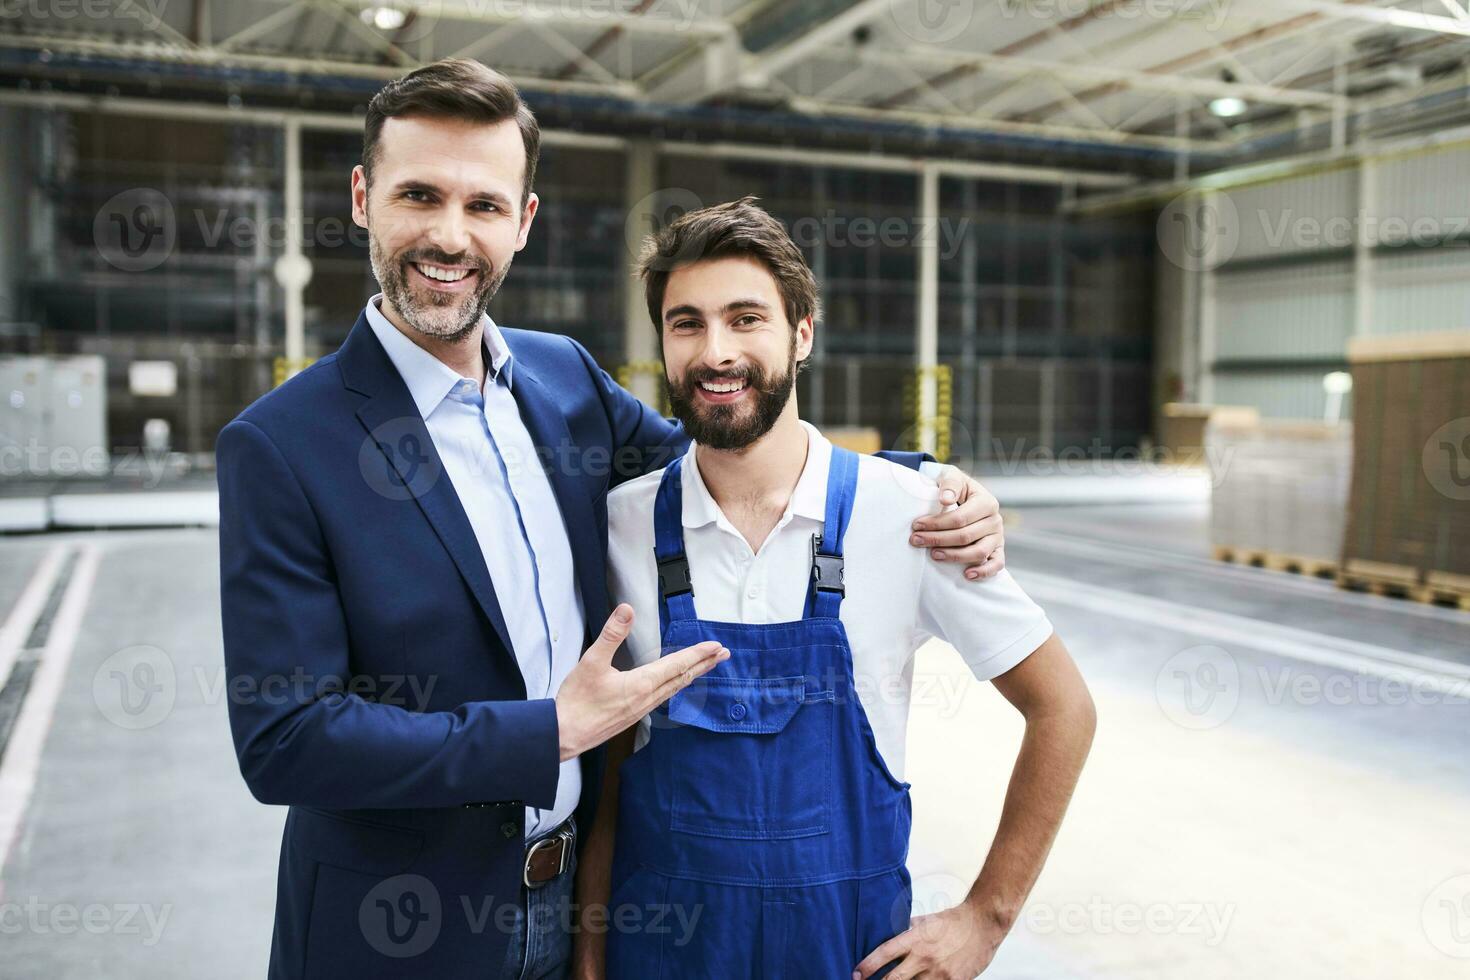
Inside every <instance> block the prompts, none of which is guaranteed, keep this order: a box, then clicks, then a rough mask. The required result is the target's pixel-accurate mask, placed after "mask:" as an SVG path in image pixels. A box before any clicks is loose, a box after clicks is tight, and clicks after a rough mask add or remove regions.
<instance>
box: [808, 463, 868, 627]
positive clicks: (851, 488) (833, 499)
mask: <svg viewBox="0 0 1470 980" xmlns="http://www.w3.org/2000/svg"><path fill="white" fill-rule="evenodd" d="M857 475H858V455H857V453H855V452H853V451H852V450H850V449H843V448H842V447H841V446H833V447H832V464H831V466H830V468H829V469H828V472H827V511H826V514H825V515H824V517H823V521H822V533H821V534H820V535H815V536H813V537H812V579H811V586H810V587H809V588H808V590H807V601H806V615H807V618H812V617H821V618H828V619H835V618H836V617H837V613H838V610H839V609H840V608H841V606H842V597H843V596H844V595H845V594H846V590H845V587H844V585H843V581H842V573H843V558H842V540H843V538H844V537H845V536H846V535H847V525H848V522H849V521H850V520H851V519H852V502H853V499H854V498H855V497H856V496H857Z"/></svg>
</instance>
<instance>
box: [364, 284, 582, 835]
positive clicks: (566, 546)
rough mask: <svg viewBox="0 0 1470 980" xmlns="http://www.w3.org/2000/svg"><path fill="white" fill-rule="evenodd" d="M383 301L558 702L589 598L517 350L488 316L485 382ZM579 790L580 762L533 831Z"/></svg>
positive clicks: (396, 358)
mask: <svg viewBox="0 0 1470 980" xmlns="http://www.w3.org/2000/svg"><path fill="white" fill-rule="evenodd" d="M382 298H383V295H382V293H379V294H378V295H376V296H374V297H373V298H372V299H370V300H369V301H368V305H367V311H366V312H367V321H368V324H369V325H370V326H371V327H372V328H373V333H374V334H376V335H377V338H378V342H379V343H380V344H382V345H383V349H384V350H385V351H387V352H388V357H389V359H390V360H392V362H393V366H394V367H396V368H397V369H398V373H399V374H400V375H402V377H403V381H404V384H406V385H407V386H408V393H409V394H410V395H411V396H412V397H413V401H414V404H415V405H416V406H417V407H418V410H419V414H420V415H421V416H423V419H424V425H425V427H427V428H428V430H429V437H430V438H432V439H433V440H434V448H435V449H436V450H438V452H439V457H440V459H441V460H443V463H444V475H445V476H447V477H448V478H449V480H450V482H451V483H452V484H453V485H454V491H455V494H456V495H458V497H459V501H460V504H461V505H463V507H464V512H465V516H466V517H468V518H469V521H470V527H472V528H473V529H474V532H475V539H476V540H477V541H478V542H479V545H480V553H481V554H482V555H484V556H485V566H486V568H487V569H488V570H489V572H490V581H491V582H492V583H493V584H494V586H495V597H496V599H497V600H498V601H499V603H500V611H501V613H502V614H503V615H504V617H505V625H506V629H507V630H508V631H509V632H510V638H511V644H512V646H513V647H514V648H515V649H514V654H515V658H516V661H517V663H519V664H520V668H521V675H522V676H523V677H524V678H525V681H526V697H527V698H528V699H531V700H536V699H538V698H554V697H555V696H556V692H557V690H558V689H560V687H561V683H562V681H563V680H565V679H566V676H567V674H568V673H570V672H571V669H572V668H573V667H575V666H576V664H577V660H578V659H579V658H580V657H581V655H582V632H583V623H584V613H583V607H582V597H581V594H580V593H579V591H578V589H577V578H576V573H575V568H574V567H573V564H572V546H571V542H570V541H569V540H568V538H567V529H566V524H565V523H563V521H562V516H561V508H560V506H559V505H558V504H557V502H556V496H555V494H554V493H553V492H552V489H551V481H550V480H548V479H547V476H546V472H545V471H544V470H543V469H542V468H541V466H540V463H539V460H538V457H537V455H536V447H535V444H534V443H533V441H532V439H531V433H530V432H529V431H528V430H527V429H526V425H525V423H524V422H522V421H521V414H520V407H519V406H518V405H517V404H516V401H515V397H514V395H512V394H511V376H512V374H513V371H514V365H513V364H512V359H511V353H510V348H509V347H507V346H506V343H505V338H504V337H502V336H501V335H500V329H499V328H498V327H497V326H496V325H495V322H494V321H493V320H491V319H490V317H489V316H488V315H487V316H485V317H484V320H483V327H484V337H485V363H486V364H487V365H488V369H487V371H486V373H485V384H484V386H483V388H482V387H481V386H480V385H479V384H478V383H477V382H476V381H474V380H473V379H470V378H465V377H462V376H460V375H459V374H458V373H456V372H455V371H454V370H453V369H451V368H450V367H449V366H448V365H446V364H445V363H444V362H443V361H441V360H439V359H438V358H437V357H435V356H434V355H432V354H430V353H429V352H428V351H426V350H424V349H423V348H422V347H420V346H418V345H417V344H415V343H414V342H413V341H411V340H409V339H408V338H407V337H405V336H404V335H403V334H402V333H400V332H399V330H398V328H396V327H395V326H393V324H391V323H389V322H388V319H387V318H386V317H384V316H383V314H382V311H381V310H379V309H378V304H379V303H380V302H381V301H382ZM486 655H487V656H489V651H486ZM581 792H582V770H581V767H580V764H579V763H578V761H577V760H576V759H570V760H568V761H566V762H563V763H562V764H561V772H560V776H559V778H558V781H557V787H556V806H555V807H553V808H552V809H550V810H541V809H537V808H536V807H527V808H526V837H527V838H528V839H529V838H534V837H539V836H541V835H543V834H546V833H548V832H549V831H551V830H553V829H554V828H555V827H556V826H557V825H558V824H560V823H561V822H562V821H563V820H565V819H566V818H567V817H569V816H571V814H572V811H573V810H574V809H576V806H577V799H578V797H579V796H580V795H581Z"/></svg>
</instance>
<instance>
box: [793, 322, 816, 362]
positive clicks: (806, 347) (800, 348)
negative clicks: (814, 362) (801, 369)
mask: <svg viewBox="0 0 1470 980" xmlns="http://www.w3.org/2000/svg"><path fill="white" fill-rule="evenodd" d="M816 334H817V328H816V325H815V324H813V323H812V318H811V316H810V314H808V315H807V316H804V317H802V318H801V322H800V323H798V324H797V325H796V359H797V360H798V361H804V360H806V359H807V358H808V357H810V356H811V353H812V343H813V341H814V340H815V339H816Z"/></svg>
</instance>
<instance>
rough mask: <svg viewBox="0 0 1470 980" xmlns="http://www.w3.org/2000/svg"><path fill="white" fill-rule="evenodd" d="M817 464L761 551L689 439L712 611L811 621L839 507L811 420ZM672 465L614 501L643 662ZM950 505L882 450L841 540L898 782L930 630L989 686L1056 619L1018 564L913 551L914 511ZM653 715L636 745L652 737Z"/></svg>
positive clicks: (849, 611) (691, 484)
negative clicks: (977, 571) (731, 513)
mask: <svg viewBox="0 0 1470 980" xmlns="http://www.w3.org/2000/svg"><path fill="white" fill-rule="evenodd" d="M801 424H802V426H803V427H804V428H805V429H806V431H807V436H808V449H807V458H806V465H805V467H804V468H803V469H802V472H801V477H800V479H799V480H798V481H797V484H796V489H795V490H794V491H793V492H792V494H791V501H790V503H789V504H788V505H787V507H786V511H785V513H784V514H782V515H781V519H780V521H778V522H777V524H776V528H775V530H773V531H772V532H771V533H770V535H769V536H768V537H767V538H766V541H765V543H764V544H762V545H761V547H760V549H759V550H758V551H755V552H752V551H751V549H750V546H749V544H747V543H746V541H745V538H743V537H742V536H741V535H740V532H739V531H737V530H736V529H735V527H734V525H732V524H731V523H730V522H729V521H728V520H726V518H725V515H724V514H723V513H721V512H720V508H719V505H718V504H716V503H715V501H714V498H713V497H711V496H710V493H709V490H708V488H706V487H705V484H704V480H703V478H702V477H701V476H700V473H699V465H698V463H697V462H696V460H695V453H694V449H693V447H691V448H690V449H689V451H688V453H687V454H686V455H685V456H684V462H683V473H682V476H683V492H684V510H683V524H684V549H685V554H686V555H688V558H689V567H690V571H691V575H692V577H693V579H694V608H695V612H696V613H697V615H698V616H699V618H700V619H708V620H717V621H722V622H732V623H780V622H787V621H790V620H795V619H800V618H801V616H802V612H803V608H804V606H805V603H806V590H807V583H808V581H809V577H810V574H811V536H812V534H813V533H815V532H816V531H818V530H820V528H821V526H822V521H823V518H824V517H825V515H826V510H827V471H828V469H829V467H830V465H831V460H832V444H831V443H830V442H829V441H827V439H826V438H825V437H824V436H823V435H822V434H821V433H820V432H818V431H817V429H816V428H815V427H813V426H811V425H809V424H807V423H806V422H802V423H801ZM662 478H663V473H662V471H660V472H658V473H649V474H648V475H646V476H643V477H639V478H638V479H636V480H632V481H630V482H628V483H625V484H623V485H622V486H620V487H618V488H617V489H615V490H613V492H612V493H611V494H609V495H608V498H607V511H608V539H609V566H610V577H609V585H610V588H611V590H612V597H613V600H614V601H615V602H626V603H628V604H629V605H631V606H632V607H633V613H634V617H635V618H634V621H633V632H632V635H631V636H630V637H629V638H628V643H627V653H628V654H629V656H630V657H631V659H632V661H633V663H634V664H635V665H638V664H645V663H650V662H652V661H654V660H656V659H658V656H659V651H660V647H661V643H660V637H659V629H658V619H659V616H658V613H659V609H658V571H657V562H656V561H655V559H654V554H653V505H654V498H655V497H656V496H657V495H658V487H659V481H660V480H661V479H662ZM940 510H941V505H940V503H939V491H938V488H937V486H936V485H935V483H934V481H933V480H932V479H930V478H928V477H926V476H923V475H922V474H920V473H919V472H917V471H915V470H911V469H909V468H908V467H905V466H900V465H898V464H897V463H890V462H888V461H887V460H885V459H880V458H879V457H877V456H867V455H865V456H863V457H862V458H861V460H860V462H859V464H858V485H857V495H856V497H855V498H854V500H853V508H852V519H851V521H850V522H849V524H848V528H847V534H846V536H845V537H844V538H843V554H844V556H845V561H844V565H843V573H844V581H845V584H846V588H847V594H846V597H845V598H844V599H843V600H842V606H841V612H840V614H839V616H840V618H841V620H842V624H843V626H844V627H846V630H847V636H848V640H849V642H850V643H851V644H852V659H853V675H854V679H855V680H856V683H857V693H858V699H859V701H861V702H862V705H863V707H864V709H865V710H866V711H867V715H868V722H869V724H871V725H872V727H873V735H874V736H875V738H876V739H877V743H878V751H879V752H881V753H882V755H883V761H884V762H886V763H887V764H888V768H889V769H890V770H891V771H892V772H893V774H894V775H895V776H896V777H898V778H899V779H903V772H904V743H905V736H906V733H907V730H908V718H909V699H910V694H911V691H912V685H913V672H914V652H915V651H916V650H918V649H919V647H920V646H921V645H923V643H924V642H925V641H926V640H928V639H929V638H930V637H939V638H940V639H942V640H945V641H947V642H948V643H950V644H952V645H953V646H954V647H955V648H956V649H957V650H958V651H959V653H960V656H961V657H963V658H964V660H965V662H966V663H967V664H969V666H970V670H971V671H973V672H974V674H975V676H976V677H977V678H978V679H980V680H982V681H984V680H990V679H991V678H993V677H997V676H999V675H1000V674H1003V673H1005V672H1006V671H1008V670H1010V669H1011V668H1012V667H1014V666H1015V665H1016V664H1018V663H1020V662H1021V661H1022V660H1024V659H1025V658H1026V657H1027V656H1029V655H1030V654H1031V653H1032V651H1034V650H1035V649H1036V648H1037V647H1039V646H1041V644H1042V643H1044V642H1045V641H1046V639H1047V638H1048V637H1049V636H1051V633H1052V626H1051V623H1050V622H1049V621H1048V620H1047V618H1046V614H1045V613H1044V612H1042V610H1041V607H1040V606H1038V605H1036V603H1034V602H1032V601H1031V599H1030V598H1029V597H1028V596H1027V595H1026V593H1024V592H1022V591H1021V587H1020V586H1019V585H1017V584H1016V582H1015V580H1014V579H1012V578H1011V575H1010V573H1009V572H1007V571H1002V572H1001V573H1000V574H999V575H996V576H994V577H993V578H991V579H989V580H988V581H985V582H971V581H970V580H968V579H966V578H965V577H964V567H963V566H962V565H960V564H959V563H957V562H936V561H934V560H933V559H931V558H930V557H929V553H928V551H927V550H926V549H924V548H916V547H914V546H912V545H910V544H909V543H908V542H909V536H910V534H911V533H912V531H911V528H910V525H911V523H912V522H913V521H914V519H915V518H918V517H920V516H923V515H928V514H937V513H939V511H940ZM648 724H649V723H648V720H647V719H644V720H643V722H642V723H641V724H640V726H639V731H638V736H637V739H636V746H637V748H642V747H643V745H644V744H646V743H647V741H648Z"/></svg>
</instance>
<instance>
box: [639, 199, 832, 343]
mask: <svg viewBox="0 0 1470 980" xmlns="http://www.w3.org/2000/svg"><path fill="white" fill-rule="evenodd" d="M758 200H759V199H758V198H755V197H742V198H741V199H740V200H738V201H729V202H727V203H725V204H716V205H714V206H712V207H707V208H700V209H699V210H697V211H690V212H688V213H687V214H684V215H683V216H681V217H680V218H678V219H677V220H675V221H673V222H671V223H670V224H668V225H667V226H666V227H664V228H663V229H661V230H659V231H657V232H655V233H654V234H653V235H650V236H649V237H648V238H646V239H645V240H644V242H643V253H642V255H640V256H639V258H638V276H639V278H641V279H642V280H643V291H644V295H645V297H646V299H647V301H648V316H649V319H651V320H652V321H653V327H654V329H655V330H658V331H659V332H660V333H662V331H663V309H664V292H665V291H666V290H667V289H668V285H669V274H670V273H671V272H673V271H674V270H675V269H677V268H679V267H681V266H685V265H689V264H691V263H694V262H701V261H704V260H705V259H723V258H729V257H730V256H744V257H747V258H752V259H755V260H756V261H758V262H760V263H761V265H764V266H765V267H766V269H767V270H769V271H770V273H771V275H772V276H773V277H774V278H775V280H776V288H777V289H778V290H779V291H780V293H781V302H782V304H783V305H784V306H785V308H786V319H787V320H789V321H790V322H791V329H792V330H793V331H795V329H796V325H797V324H798V323H800V322H801V321H802V320H803V319H805V318H806V317H808V316H809V317H811V318H812V322H813V323H815V322H816V321H817V320H819V319H820V318H821V307H820V303H819V302H818V299H817V280H816V277H815V276H813V275H812V270H811V266H809V265H807V264H806V257H805V256H803V255H802V254H801V249H800V248H798V247H797V245H796V243H795V242H793V241H792V240H791V236H790V235H788V234H787V233H786V228H785V227H784V226H783V225H782V224H781V222H779V221H777V220H776V219H775V218H773V217H771V215H770V213H769V212H767V211H766V209H765V208H763V207H761V206H760V205H759V204H757V203H756V202H757V201H758Z"/></svg>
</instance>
